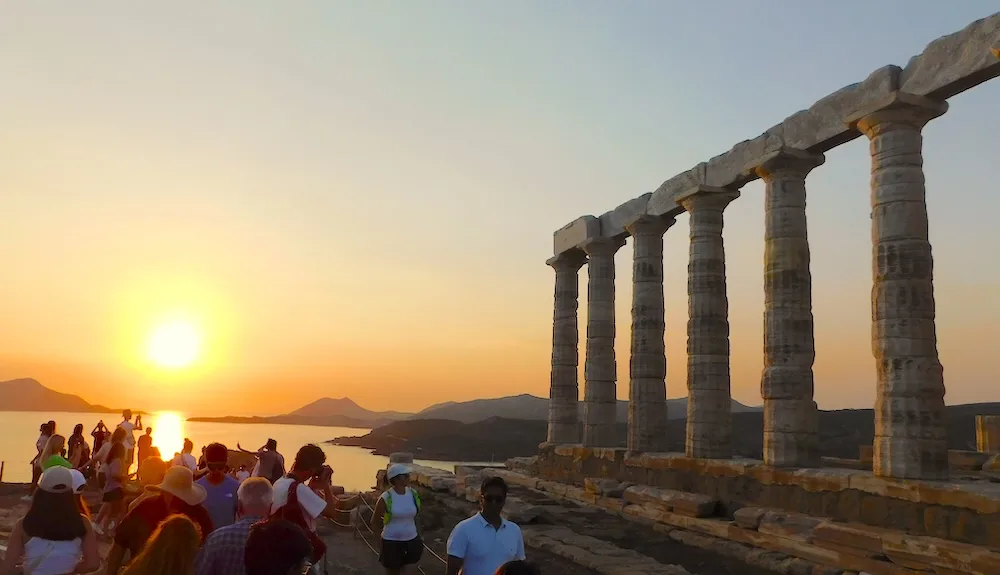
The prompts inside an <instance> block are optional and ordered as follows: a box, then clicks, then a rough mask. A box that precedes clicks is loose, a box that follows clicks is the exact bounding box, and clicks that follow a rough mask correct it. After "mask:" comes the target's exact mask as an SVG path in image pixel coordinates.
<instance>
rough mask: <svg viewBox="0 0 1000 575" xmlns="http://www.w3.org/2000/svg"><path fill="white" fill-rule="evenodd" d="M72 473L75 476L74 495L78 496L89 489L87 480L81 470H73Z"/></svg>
mask: <svg viewBox="0 0 1000 575" xmlns="http://www.w3.org/2000/svg"><path fill="white" fill-rule="evenodd" d="M70 473H71V474H72V475H73V493H76V494H77V495H79V494H81V493H83V490H84V489H86V488H87V478H86V477H84V476H83V474H82V473H80V470H79V469H71V470H70Z"/></svg>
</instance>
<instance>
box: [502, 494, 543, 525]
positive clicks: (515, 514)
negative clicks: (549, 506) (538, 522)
mask: <svg viewBox="0 0 1000 575" xmlns="http://www.w3.org/2000/svg"><path fill="white" fill-rule="evenodd" d="M541 513H542V509H541V507H538V506H537V505H531V504H529V503H527V502H526V501H524V500H523V499H521V498H520V497H514V496H509V497H507V502H506V503H505V504H504V507H503V513H502V515H503V517H504V519H506V520H507V521H513V522H514V523H517V524H518V525H521V524H524V523H531V522H532V521H534V520H535V519H536V518H537V517H538V516H539V515H540V514H541Z"/></svg>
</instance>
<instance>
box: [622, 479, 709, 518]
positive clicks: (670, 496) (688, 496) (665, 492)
mask: <svg viewBox="0 0 1000 575" xmlns="http://www.w3.org/2000/svg"><path fill="white" fill-rule="evenodd" d="M624 497H625V500H626V501H628V502H629V503H636V504H639V505H653V506H657V507H660V508H662V509H663V510H665V511H673V512H674V513H678V514H680V515H687V516H689V517H710V516H712V515H713V514H714V513H715V507H716V505H718V500H717V499H714V498H712V497H708V496H707V495H700V494H698V493H687V492H685V491H674V490H672V489H658V488H656V487H648V486H645V485H634V486H632V487H629V488H628V489H626V490H625V493H624Z"/></svg>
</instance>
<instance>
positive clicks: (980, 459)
mask: <svg viewBox="0 0 1000 575" xmlns="http://www.w3.org/2000/svg"><path fill="white" fill-rule="evenodd" d="M989 459H990V454H989V453H981V452H979V451H965V450H960V449H949V450H948V467H950V468H951V469H954V470H956V471H979V470H981V469H982V468H983V464H984V463H986V462H987V461H989Z"/></svg>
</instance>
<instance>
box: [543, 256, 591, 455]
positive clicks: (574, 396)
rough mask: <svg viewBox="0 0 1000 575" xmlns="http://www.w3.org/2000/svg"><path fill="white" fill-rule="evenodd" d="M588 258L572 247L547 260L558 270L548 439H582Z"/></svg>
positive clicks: (574, 440)
mask: <svg viewBox="0 0 1000 575" xmlns="http://www.w3.org/2000/svg"><path fill="white" fill-rule="evenodd" d="M586 261H587V256H586V255H584V254H583V252H581V251H579V250H571V251H568V252H564V253H562V254H560V255H558V256H556V257H554V258H550V259H549V260H548V261H547V262H545V263H547V264H548V265H550V266H552V269H554V270H555V272H556V288H555V304H554V306H553V307H554V311H553V313H552V372H551V377H550V379H549V433H548V437H547V439H546V441H547V442H548V443H579V442H580V422H579V419H580V418H579V406H578V403H579V399H580V388H579V384H578V383H577V369H578V366H579V363H580V352H579V344H580V335H579V328H578V322H577V309H578V307H579V298H580V278H579V271H580V267H581V266H582V265H583V264H584V263H586Z"/></svg>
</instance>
